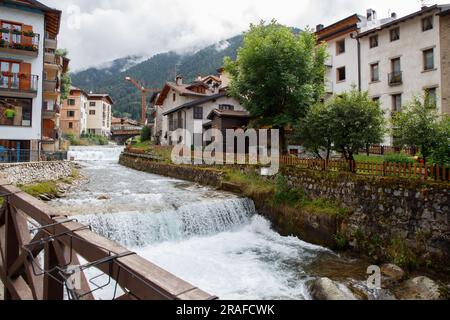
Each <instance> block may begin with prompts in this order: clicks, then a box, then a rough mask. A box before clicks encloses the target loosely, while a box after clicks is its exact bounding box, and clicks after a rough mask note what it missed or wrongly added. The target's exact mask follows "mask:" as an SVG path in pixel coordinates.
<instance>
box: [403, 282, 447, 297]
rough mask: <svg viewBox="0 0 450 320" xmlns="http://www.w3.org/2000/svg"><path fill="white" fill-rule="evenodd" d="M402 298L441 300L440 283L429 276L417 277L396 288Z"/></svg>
mask: <svg viewBox="0 0 450 320" xmlns="http://www.w3.org/2000/svg"><path fill="white" fill-rule="evenodd" d="M396 296H397V298H399V299H400V300H439V299H440V298H441V293H440V290H439V285H438V284H437V283H436V282H434V281H433V280H431V279H430V278H427V277H417V278H414V279H410V280H408V281H405V282H404V283H403V284H401V285H400V286H399V287H398V288H397V290H396Z"/></svg>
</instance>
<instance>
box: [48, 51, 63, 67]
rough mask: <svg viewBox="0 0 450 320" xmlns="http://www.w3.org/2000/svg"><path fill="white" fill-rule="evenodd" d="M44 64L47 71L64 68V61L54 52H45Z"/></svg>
mask: <svg viewBox="0 0 450 320" xmlns="http://www.w3.org/2000/svg"><path fill="white" fill-rule="evenodd" d="M44 62H45V68H46V69H52V70H58V69H59V68H62V66H63V60H62V58H61V57H60V56H57V55H56V54H55V53H53V52H45V54H44Z"/></svg>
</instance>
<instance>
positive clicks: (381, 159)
mask: <svg viewBox="0 0 450 320" xmlns="http://www.w3.org/2000/svg"><path fill="white" fill-rule="evenodd" d="M355 161H356V162H358V161H360V162H380V163H383V162H384V157H383V156H367V155H361V154H360V155H356V156H355Z"/></svg>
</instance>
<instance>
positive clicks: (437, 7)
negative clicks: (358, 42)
mask: <svg viewBox="0 0 450 320" xmlns="http://www.w3.org/2000/svg"><path fill="white" fill-rule="evenodd" d="M435 10H439V11H440V14H443V15H445V14H447V12H448V11H450V4H444V5H438V4H435V5H433V6H430V7H423V8H422V9H420V10H419V11H416V12H413V13H411V14H409V15H407V16H404V17H402V18H399V19H395V20H392V21H390V22H388V23H385V24H382V25H381V26H379V27H378V28H374V29H370V30H368V31H365V32H362V33H360V34H359V35H358V38H362V37H365V36H367V35H370V34H372V33H376V32H378V31H380V30H383V29H386V28H390V27H392V26H395V25H397V24H399V23H402V22H406V21H408V20H410V19H414V18H416V17H419V16H421V15H424V14H428V13H430V12H432V11H435Z"/></svg>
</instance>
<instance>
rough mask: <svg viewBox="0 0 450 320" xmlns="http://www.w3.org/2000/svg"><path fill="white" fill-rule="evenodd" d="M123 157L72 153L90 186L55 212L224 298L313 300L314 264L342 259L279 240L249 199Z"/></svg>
mask: <svg viewBox="0 0 450 320" xmlns="http://www.w3.org/2000/svg"><path fill="white" fill-rule="evenodd" d="M121 150H122V149H121V148H118V147H103V148H99V147H97V148H83V147H79V148H73V149H72V150H71V151H70V152H69V157H73V158H74V159H75V160H77V161H79V163H80V164H81V165H82V166H83V169H82V174H83V175H85V176H87V177H88V178H89V180H90V181H89V182H88V183H87V184H85V185H83V186H81V187H78V188H76V189H75V190H72V191H71V192H70V193H69V194H67V196H66V197H65V198H63V199H59V200H56V201H54V202H52V205H53V206H55V207H57V208H58V209H60V210H62V211H63V212H64V213H66V214H68V215H72V216H75V218H77V219H78V220H79V221H80V222H81V223H84V224H87V225H90V226H92V228H93V230H94V231H96V232H98V233H99V234H101V235H103V236H105V237H107V238H109V239H111V240H114V241H117V242H119V243H120V244H122V245H124V246H126V247H128V248H129V249H130V250H134V251H136V252H137V253H138V254H140V255H142V256H143V257H145V258H146V259H148V260H149V261H151V262H153V263H155V264H157V265H159V266H160V267H162V268H164V269H166V270H168V271H169V272H172V273H173V274H175V275H177V276H179V277H180V278H182V279H184V280H186V281H188V282H190V283H192V284H194V285H195V286H197V287H199V288H201V289H203V290H205V291H207V292H209V293H211V294H214V295H217V296H219V297H220V298H221V299H310V298H311V296H310V293H309V290H308V285H307V283H308V282H309V281H310V280H312V279H314V276H313V275H311V274H310V273H309V272H308V270H309V269H310V266H311V264H313V263H315V262H317V261H318V260H320V259H336V257H337V256H336V255H335V254H334V253H332V252H330V251H329V250H326V249H324V248H321V247H318V246H314V245H311V244H308V243H305V242H303V241H301V240H299V239H298V238H295V237H282V236H280V235H279V234H278V233H276V232H275V231H273V230H272V229H271V225H270V223H269V222H268V221H267V220H266V219H264V218H263V217H261V216H259V215H257V212H256V211H255V207H254V205H253V202H252V201H251V200H249V199H245V198H240V197H238V196H235V195H232V194H229V193H225V192H219V191H216V190H213V189H210V188H205V187H202V186H199V185H195V184H193V183H190V182H185V181H180V180H175V179H170V178H165V177H161V176H157V175H152V174H148V173H143V172H138V171H134V170H131V169H128V168H125V167H122V166H120V165H118V164H117V159H118V156H119V154H120V152H121ZM110 292H111V291H107V290H106V291H105V292H103V293H100V294H99V297H101V298H105V299H108V298H111V297H109V296H108V294H110Z"/></svg>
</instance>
